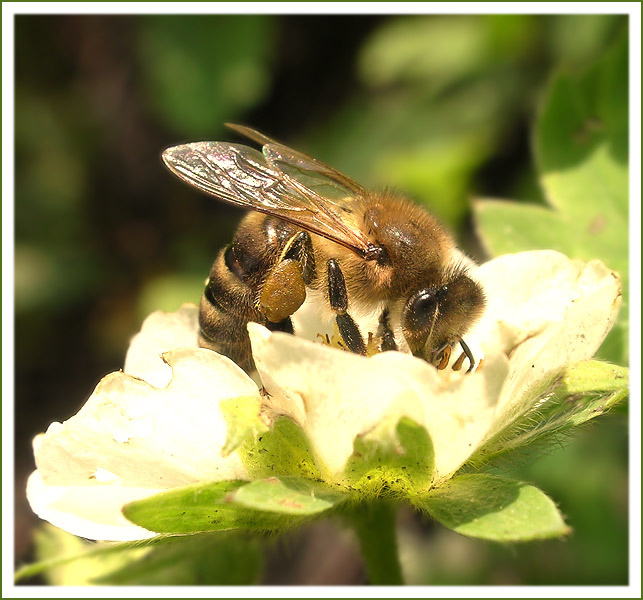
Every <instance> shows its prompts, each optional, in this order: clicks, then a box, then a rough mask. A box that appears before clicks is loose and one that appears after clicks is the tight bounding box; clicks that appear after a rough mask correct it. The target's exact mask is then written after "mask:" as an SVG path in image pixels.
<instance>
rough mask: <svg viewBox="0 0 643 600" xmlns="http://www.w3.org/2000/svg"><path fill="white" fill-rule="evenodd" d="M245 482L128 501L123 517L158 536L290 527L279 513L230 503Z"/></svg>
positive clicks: (193, 487)
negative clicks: (160, 534)
mask: <svg viewBox="0 0 643 600" xmlns="http://www.w3.org/2000/svg"><path fill="white" fill-rule="evenodd" d="M245 484H246V482H244V481H219V482H215V483H212V482H210V483H198V484H195V485H189V486H185V487H180V488H175V489H173V490H170V491H167V492H162V493H161V494H156V495H155V496H152V497H150V498H145V499H144V500H137V501H135V502H130V503H129V504H127V505H125V507H123V514H124V515H125V516H126V517H127V518H128V519H129V520H130V521H132V522H133V523H135V524H136V525H139V526H141V527H144V528H145V529H148V530H150V531H155V532H157V533H203V532H207V531H226V530H230V529H240V530H244V531H276V530H279V529H285V528H287V527H288V526H289V525H290V519H289V518H288V517H286V516H284V515H282V514H274V513H270V512H262V511H258V510H254V509H250V508H247V507H245V506H242V505H239V504H236V503H234V502H233V496H234V492H236V491H237V490H238V489H239V488H240V487H241V486H243V485H245Z"/></svg>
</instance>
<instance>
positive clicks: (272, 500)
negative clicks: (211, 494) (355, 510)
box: [232, 477, 347, 516]
mask: <svg viewBox="0 0 643 600" xmlns="http://www.w3.org/2000/svg"><path fill="white" fill-rule="evenodd" d="M346 498H347V496H346V495H345V494H342V493H339V492H337V491H333V490H332V489H331V488H329V487H328V486H326V485H325V484H322V483H319V482H314V481H311V480H308V479H296V478H288V479H283V480H280V479H277V478H276V477H270V478H268V479H260V480H257V481H253V482H251V483H248V484H247V485H244V486H242V487H240V488H239V489H238V490H237V491H236V492H234V494H233V495H232V500H233V501H234V502H235V503H236V504H240V505H242V506H245V507H247V508H251V509H255V510H262V511H269V512H274V513H281V514H284V515H293V516H311V515H317V514H319V513H322V512H326V511H327V510H330V509H331V508H334V507H335V506H337V505H338V504H339V503H341V502H342V501H343V500H345V499H346Z"/></svg>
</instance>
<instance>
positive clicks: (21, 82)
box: [15, 15, 628, 584]
mask: <svg viewBox="0 0 643 600" xmlns="http://www.w3.org/2000/svg"><path fill="white" fill-rule="evenodd" d="M627 25H628V24H627V17H626V16H618V15H540V16H534V15H475V16H474V15H441V16H402V17H397V16H395V15H391V16H332V15H315V16H312V15H311V16H288V15H282V16H268V15H256V16H253V15H247V16H222V15H199V16H180V15H172V16H154V15H147V16H145V15H140V16H109V15H96V16H91V15H86V16H80V15H78V16H71V15H69V16H64V15H59V16H44V15H43V16H38V15H19V16H17V17H16V21H15V51H16V62H15V111H16V112H15V136H16V139H15V152H16V170H15V310H16V316H15V319H16V396H17V405H16V406H17V409H16V420H17V421H16V458H17V463H18V465H19V467H20V468H21V469H22V471H20V470H19V473H18V484H17V485H18V486H20V485H22V484H21V481H22V479H20V477H21V473H22V477H24V473H26V472H28V471H29V470H30V469H31V468H32V462H31V461H32V459H31V448H30V438H31V437H32V436H33V435H35V434H36V433H38V432H40V431H44V429H45V428H46V427H47V425H48V424H49V422H51V421H53V420H61V419H64V418H66V417H67V416H68V415H70V414H72V413H73V412H75V411H76V410H77V408H78V407H79V406H80V405H81V404H82V402H83V401H84V400H85V399H86V398H87V396H88V395H89V394H90V392H91V390H92V388H93V386H94V385H95V383H96V382H97V381H98V380H99V379H100V377H101V376H102V375H104V374H105V373H107V372H109V371H113V370H116V369H118V368H120V367H121V366H122V361H123V357H124V352H125V350H126V348H127V345H128V340H129V338H130V336H131V335H133V334H134V333H135V332H136V331H137V329H138V327H139V325H140V321H141V319H142V318H143V316H145V314H147V313H148V312H150V311H152V310H156V309H164V310H174V309H176V308H178V306H179V305H180V304H181V303H182V302H186V301H192V302H198V299H199V296H200V291H201V286H202V284H203V281H204V279H205V277H206V275H207V272H208V270H209V267H210V264H211V261H212V259H213V258H214V256H215V253H216V251H217V249H218V248H220V247H222V246H223V245H224V244H225V243H227V241H229V240H230V238H231V235H232V232H233V231H234V226H235V223H236V222H237V221H238V219H239V217H240V215H241V213H240V212H239V211H238V210H236V209H232V208H230V207H227V206H224V205H223V204H222V203H220V202H216V201H214V200H212V199H210V198H206V197H204V196H202V195H200V194H198V193H196V192H195V191H194V190H192V189H190V188H188V186H185V185H182V184H181V183H180V182H178V181H176V180H175V179H174V178H173V177H172V176H171V175H170V174H169V173H167V172H166V171H165V170H164V168H163V166H162V164H161V162H160V158H159V157H160V153H161V151H162V149H163V148H164V147H166V146H169V145H172V144H176V143H179V142H183V141H195V140H197V139H215V138H220V139H227V140H228V139H229V140H232V139H234V138H233V136H232V135H231V134H230V133H229V132H227V131H225V129H224V128H223V126H222V125H223V122H225V121H236V122H242V123H245V124H248V125H250V126H253V127H256V128H258V129H260V130H262V131H264V132H265V133H267V134H268V135H271V136H272V137H275V138H278V139H281V140H283V141H285V142H287V143H288V144H289V145H291V146H293V147H296V148H298V149H301V150H303V151H305V152H307V153H309V154H312V155H314V156H316V157H318V158H319V159H321V160H323V161H324V162H327V163H329V164H331V165H333V166H334V167H336V168H338V169H340V170H341V171H343V172H345V173H346V174H348V175H350V176H352V177H353V178H355V179H356V180H358V181H360V182H362V183H363V184H365V185H368V186H373V187H378V186H380V187H381V186H393V187H396V188H399V189H401V190H404V191H406V192H407V193H409V194H410V195H411V196H413V197H414V198H416V199H417V200H418V201H419V202H422V203H425V204H426V205H427V206H428V207H430V208H431V210H433V211H434V212H435V213H436V214H437V215H438V216H439V217H440V218H441V219H442V220H443V221H444V222H445V223H447V224H448V225H450V226H451V227H452V228H454V230H455V232H456V235H457V236H458V238H459V239H460V241H461V243H462V246H463V248H464V249H466V250H467V251H468V252H469V253H471V254H472V255H473V256H475V257H476V258H478V259H484V258H485V251H484V249H483V248H482V247H481V246H480V244H479V243H478V241H477V239H476V237H475V235H474V234H473V230H472V227H471V210H470V200H471V199H472V198H475V197H480V196H483V197H487V198H504V199H511V200H513V201H514V202H513V203H512V205H513V204H520V205H521V206H523V205H525V203H526V202H531V203H535V204H537V205H540V206H541V207H545V206H546V204H545V199H544V198H545V195H546V196H547V197H548V198H549V197H550V191H549V190H548V189H547V184H546V183H545V190H544V192H543V191H542V190H541V189H540V187H539V184H540V183H539V179H538V170H537V168H536V163H535V157H534V155H533V153H532V151H531V142H532V140H531V135H532V131H534V124H535V122H536V115H537V114H538V109H539V107H540V105H541V102H542V99H543V98H544V96H545V94H546V93H547V90H550V91H551V90H552V89H554V90H555V89H557V88H556V85H557V84H553V85H554V87H553V88H552V87H551V84H550V83H549V82H550V81H552V79H551V78H552V76H553V75H554V74H555V73H558V72H560V71H561V70H564V71H565V72H566V73H568V74H569V76H568V77H570V78H571V79H570V81H571V80H574V81H575V78H576V77H580V76H581V75H580V74H582V73H586V72H587V69H589V68H590V67H591V65H592V64H594V62H595V61H596V60H597V59H599V58H600V57H602V56H603V55H604V53H605V52H606V51H607V49H609V48H611V47H613V44H614V42H615V41H616V40H618V39H619V37H621V36H623V35H624V34H626V33H627ZM605 60H608V59H607V58H606V59H605ZM599 68H600V67H599ZM554 81H558V82H559V84H558V85H564V83H560V82H564V81H565V80H562V79H557V80H554ZM600 85H602V86H603V88H602V89H603V91H604V92H606V91H610V90H611V91H612V92H613V95H612V96H609V95H605V94H603V93H602V92H601V91H600V90H601V88H600ZM600 85H599V86H598V87H589V88H587V92H586V96H587V98H588V106H592V104H591V102H592V101H593V100H596V101H599V100H601V102H602V104H601V106H603V107H605V109H606V110H611V108H610V107H613V103H612V100H611V99H610V98H612V99H614V98H615V99H616V100H618V94H619V92H618V89H620V88H611V87H610V85H609V82H608V81H603V82H602V83H601V84H600ZM601 94H602V95H601ZM623 116H624V115H621V117H620V119H621V121H620V123H621V125H619V126H621V127H622V126H623V123H624V121H623ZM545 117H546V113H545V115H544V117H542V118H545ZM563 118H565V117H564V116H563ZM556 132H557V128H556V127H554V129H553V132H552V133H553V134H555V133H556ZM587 133H588V135H590V136H593V135H599V136H600V135H602V132H598V133H597V132H596V131H594V130H591V131H588V132H587ZM545 139H546V138H540V142H538V143H537V147H538V148H539V152H538V153H539V155H542V153H543V150H544V147H543V144H542V143H541V142H544V141H545ZM554 143H555V140H554ZM545 154H546V153H545ZM542 158H543V157H542V156H541V159H542ZM621 164H623V163H622V161H621ZM540 168H544V169H545V171H546V170H547V164H546V160H540ZM624 201H625V199H624V197H622V196H621V197H620V199H619V202H620V203H621V205H622V203H623V202H624ZM625 219H626V216H625V215H623V222H624V223H626V221H625ZM625 251H626V248H624V244H621V245H620V246H619V248H618V252H619V253H620V255H619V257H618V260H620V261H621V262H620V263H619V264H620V265H622V266H620V267H619V266H617V265H616V264H615V263H614V267H615V268H621V269H624V270H627V262H626V256H625V255H624V252H625ZM590 254H591V251H590V252H589V254H584V255H583V257H585V258H591V256H590ZM626 457H627V444H626V438H625V428H624V424H623V421H622V418H621V420H618V417H613V421H612V422H610V423H609V424H608V426H606V424H605V423H601V424H599V425H597V426H594V427H592V429H591V430H588V432H587V433H586V434H585V435H583V436H581V437H580V438H578V439H576V440H574V441H573V442H571V443H570V444H569V445H566V446H565V447H564V448H563V449H561V450H560V451H557V452H556V453H555V454H552V455H551V456H547V457H545V458H543V459H541V460H538V461H533V464H532V463H531V461H530V462H529V463H528V464H524V465H520V466H518V467H514V469H515V470H516V472H514V473H511V474H512V476H515V477H516V478H519V479H522V480H525V481H532V480H533V481H537V482H538V485H539V487H541V488H542V489H543V490H544V491H545V492H546V493H548V494H550V495H551V496H552V497H554V498H556V499H557V500H559V501H560V505H561V509H562V510H563V512H564V513H565V514H566V516H567V518H568V521H569V523H570V524H571V525H572V527H573V528H574V530H575V533H574V534H573V535H572V536H571V537H570V539H569V540H568V541H567V542H565V543H561V542H546V543H537V544H532V545H528V546H522V547H520V548H519V549H516V550H515V551H507V550H506V549H505V548H503V547H497V546H494V545H488V544H482V543H479V542H474V541H471V540H465V539H464V538H462V539H459V540H458V541H457V542H453V538H452V537H448V540H447V541H446V542H444V540H443V539H442V537H440V536H442V535H448V536H453V534H436V530H434V529H430V527H429V529H430V531H426V527H428V526H426V525H421V524H418V523H414V524H412V528H411V529H412V531H409V536H410V537H409V536H406V538H404V537H403V539H409V540H410V539H415V540H416V542H417V539H418V538H417V535H420V538H419V539H421V540H423V541H422V543H415V546H413V548H414V549H415V550H414V552H415V554H414V558H413V559H412V560H410V562H409V564H411V563H412V564H414V565H416V567H414V568H416V570H415V571H414V573H413V577H411V578H410V582H421V583H433V584H436V583H447V582H448V583H452V584H464V583H468V584H476V583H477V584H485V583H517V584H623V583H625V582H626V581H627V576H628V574H627V542H628V540H627V466H626ZM570 473H573V474H576V475H575V477H574V482H573V485H570V481H569V474H570ZM17 510H18V512H19V513H20V511H22V513H23V514H27V515H30V513H29V509H28V508H27V507H26V504H25V503H24V501H23V502H22V504H20V503H19V506H18V508H17ZM25 518H32V521H30V523H31V524H33V523H35V518H33V517H25ZM29 532H30V529H29V528H28V527H27V528H26V529H24V530H21V531H19V532H18V536H19V537H20V535H22V541H20V539H19V540H18V542H17V548H18V549H19V550H20V549H22V550H21V551H22V552H23V555H24V552H26V551H27V550H28V547H29V545H28V544H29ZM418 532H419V533H418ZM411 534H412V535H411ZM413 535H416V537H415V538H413ZM424 542H426V543H424ZM443 543H445V544H446V545H447V547H448V548H451V549H452V550H453V549H455V550H454V551H453V552H451V551H445V552H441V553H440V552H438V553H437V554H436V549H443V546H442V544H443ZM409 544H411V542H410V541H409ZM449 544H451V545H449ZM402 552H403V555H404V552H405V550H404V548H403V549H402ZM408 554H409V553H408V552H407V555H408ZM463 557H469V558H468V559H466V560H463ZM296 560H297V557H294V556H290V557H289V558H288V559H287V560H285V562H284V561H280V562H279V564H281V565H282V566H281V569H282V570H281V571H280V570H279V569H277V570H276V571H274V572H273V573H272V574H271V576H272V579H271V581H273V582H274V581H275V578H277V579H278V576H277V575H275V573H281V581H283V582H288V573H289V570H290V567H289V561H296ZM450 560H451V561H452V562H449V561H450ZM438 565H441V566H442V567H443V568H442V569H438V568H437V566H438ZM409 568H410V567H409ZM411 580H412V581H411Z"/></svg>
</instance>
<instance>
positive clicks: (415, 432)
mask: <svg viewBox="0 0 643 600" xmlns="http://www.w3.org/2000/svg"><path fill="white" fill-rule="evenodd" d="M434 458H435V457H434V452H433V442H432V441H431V437H430V436H429V434H428V432H427V431H426V429H424V427H422V426H421V425H418V424H417V423H416V422H415V421H413V420H412V419H410V418H408V417H403V418H401V419H399V420H398V419H397V418H388V419H384V420H383V421H382V422H381V423H380V424H379V425H378V426H377V427H375V428H374V429H373V430H371V431H370V432H368V433H367V434H365V435H363V436H358V437H357V438H355V441H354V444H353V454H352V455H351V457H350V458H349V460H348V462H347V464H346V467H345V469H344V473H343V476H342V483H344V484H345V485H347V486H348V487H349V488H350V489H352V490H354V491H356V492H359V494H360V496H361V497H369V496H370V497H373V498H375V497H377V496H379V495H380V494H381V493H383V492H384V493H387V494H392V495H396V496H407V495H413V494H417V493H420V492H422V491H424V490H426V489H428V488H429V486H430V485H431V481H432V477H433V471H434Z"/></svg>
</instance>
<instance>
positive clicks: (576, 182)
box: [474, 38, 628, 364]
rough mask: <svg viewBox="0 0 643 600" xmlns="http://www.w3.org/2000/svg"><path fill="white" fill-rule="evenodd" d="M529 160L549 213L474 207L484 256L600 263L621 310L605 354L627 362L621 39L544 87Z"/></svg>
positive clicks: (503, 205)
mask: <svg viewBox="0 0 643 600" xmlns="http://www.w3.org/2000/svg"><path fill="white" fill-rule="evenodd" d="M536 154H537V158H538V163H539V167H540V171H541V181H542V184H543V186H544V189H545V193H546V195H547V199H548V200H549V202H550V203H551V204H552V206H553V207H554V209H555V210H547V209H543V208H541V207H536V206H526V205H516V204H511V203H509V202H493V201H481V202H477V203H476V205H475V207H474V208H475V213H476V217H477V223H478V227H479V230H480V232H481V235H482V238H483V240H484V243H485V245H486V247H487V248H488V250H489V251H490V253H491V254H493V255H500V254H505V253H508V252H516V251H519V250H531V249H535V248H552V249H556V250H560V251H561V252H564V253H565V254H567V255H568V256H570V257H571V258H578V259H581V260H591V259H593V258H600V259H601V260H603V261H604V262H605V263H606V264H607V266H609V267H610V268H612V269H614V270H615V271H618V272H619V274H620V275H621V278H622V281H623V308H622V309H621V315H620V317H619V321H618V323H617V326H616V327H615V329H614V331H613V333H612V334H611V335H610V338H608V342H607V344H606V346H605V348H611V349H612V350H611V353H610V355H606V354H605V353H604V351H603V354H600V356H602V357H604V358H610V359H611V360H613V361H614V362H619V363H623V364H624V363H626V362H627V344H626V343H623V344H622V345H621V346H620V348H617V347H616V344H615V343H614V340H615V339H616V340H619V341H624V340H625V332H626V331H627V323H628V307H627V298H628V237H627V232H628V222H627V219H628V169H627V38H622V39H621V40H620V41H619V42H618V43H617V44H616V45H615V46H613V47H612V49H611V50H610V51H609V52H608V53H606V54H605V55H604V56H603V57H602V58H601V60H600V61H599V62H597V63H596V64H595V65H594V66H593V67H592V68H591V69H590V70H589V71H588V72H587V73H586V74H585V75H583V76H582V77H576V78H574V77H571V76H567V75H563V74H561V75H558V76H557V77H555V78H554V80H553V81H552V84H551V86H550V90H549V94H548V96H547V98H546V101H545V104H544V106H543V109H542V112H541V115H540V118H539V121H538V125H537V128H536Z"/></svg>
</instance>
